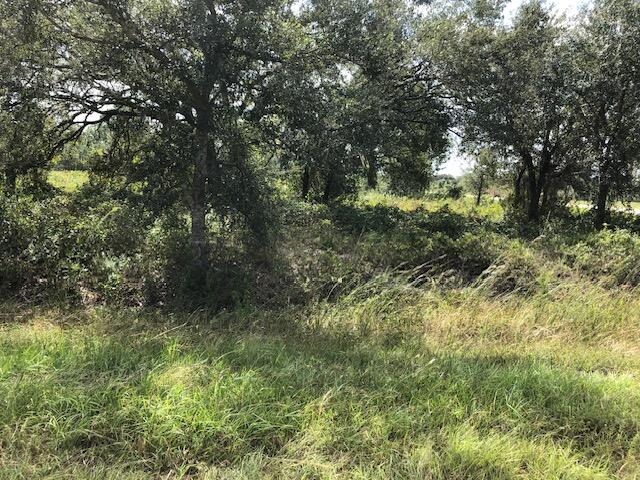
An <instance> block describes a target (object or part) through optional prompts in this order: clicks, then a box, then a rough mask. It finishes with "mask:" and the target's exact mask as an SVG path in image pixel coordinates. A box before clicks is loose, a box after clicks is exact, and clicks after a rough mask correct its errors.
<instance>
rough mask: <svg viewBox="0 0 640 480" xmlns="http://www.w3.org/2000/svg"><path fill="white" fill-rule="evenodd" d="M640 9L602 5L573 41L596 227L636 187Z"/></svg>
mask: <svg viewBox="0 0 640 480" xmlns="http://www.w3.org/2000/svg"><path fill="white" fill-rule="evenodd" d="M638 39H640V4H638V2H635V1H632V0H598V1H596V2H595V4H594V6H593V8H592V9H591V10H590V12H589V14H588V16H587V17H586V18H585V19H584V20H583V22H582V23H581V24H580V25H579V26H578V28H577V29H576V32H575V40H574V45H573V47H574V52H575V54H574V58H575V70H576V72H575V75H576V81H575V83H574V95H575V100H574V102H575V112H576V114H575V117H576V126H577V130H578V134H579V137H580V138H579V140H580V145H579V147H580V148H579V149H578V154H579V155H580V156H581V158H583V159H588V165H587V166H586V167H587V169H588V171H589V173H590V176H591V178H593V179H594V180H595V184H596V188H595V195H594V196H595V220H594V222H595V226H596V227H597V228H601V227H602V225H603V224H604V223H605V222H606V220H607V216H608V208H609V199H610V198H611V197H612V196H616V197H618V198H620V197H621V196H622V195H623V194H624V193H625V192H626V191H628V190H629V188H630V187H631V185H632V182H633V174H634V168H635V165H637V161H638V151H640V51H639V50H638Z"/></svg>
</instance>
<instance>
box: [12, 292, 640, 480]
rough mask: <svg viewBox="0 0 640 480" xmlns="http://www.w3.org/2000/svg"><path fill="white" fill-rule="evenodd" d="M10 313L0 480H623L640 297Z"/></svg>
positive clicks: (632, 447) (431, 296) (637, 423)
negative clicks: (169, 312) (164, 312)
mask: <svg viewBox="0 0 640 480" xmlns="http://www.w3.org/2000/svg"><path fill="white" fill-rule="evenodd" d="M357 297H359V296H358V295H356V296H353V297H348V298H346V299H345V300H343V301H341V302H339V303H338V304H334V305H327V304H325V305H322V304H319V305H316V306H314V307H313V308H307V309H303V310H296V309H292V310H287V311H278V312H262V313H258V312H250V311H247V312H243V313H236V314H233V315H230V314H227V315H220V316H208V315H198V314H194V315H191V316H171V317H164V316H161V315H159V314H149V313H147V314H144V313H140V312H138V313H136V312H134V311H130V312H125V311H110V310H106V309H94V310H82V311H72V312H62V311H59V310H55V309H53V310H47V309H42V308H38V309H33V308H24V307H20V306H18V305H10V304H7V305H4V306H3V308H2V317H1V319H2V322H3V326H2V335H1V337H0V338H1V342H2V348H1V349H0V394H1V396H0V398H2V409H1V411H0V425H2V427H1V428H2V436H1V438H2V440H1V441H0V467H1V469H2V470H1V471H2V472H3V474H2V478H48V477H47V475H52V478H74V479H76V478H95V479H98V478H150V477H153V478H196V477H197V478H247V479H251V478H344V479H351V478H379V479H387V478H442V479H448V478H486V479H495V478H505V479H506V478H558V479H560V478H562V479H565V478H613V477H619V478H637V476H638V475H640V434H639V432H640V430H639V427H640V383H639V381H638V375H639V374H640V351H639V349H638V344H637V338H638V335H639V334H640V314H639V312H640V297H638V295H637V294H636V293H635V292H626V293H625V292H619V293H616V294H612V293H610V292H607V291H605V290H601V289H597V288H595V287H592V288H591V289H585V288H582V287H580V286H574V287H568V288H567V289H566V290H563V291H558V292H554V293H553V294H551V295H546V296H534V297H532V298H529V299H526V300H523V299H518V298H509V297H506V298H502V299H487V298H485V297H482V296H479V295H478V294H477V292H474V291H471V290H469V291H466V292H460V293H458V294H457V295H456V296H455V298H450V297H447V296H442V295H438V294H436V293H435V292H433V291H419V290H416V289H410V288H407V287H401V286H398V287H396V288H388V289H385V290H384V291H382V292H380V293H378V294H374V293H373V291H372V292H370V293H368V294H366V295H364V296H360V298H359V299H358V298H357Z"/></svg>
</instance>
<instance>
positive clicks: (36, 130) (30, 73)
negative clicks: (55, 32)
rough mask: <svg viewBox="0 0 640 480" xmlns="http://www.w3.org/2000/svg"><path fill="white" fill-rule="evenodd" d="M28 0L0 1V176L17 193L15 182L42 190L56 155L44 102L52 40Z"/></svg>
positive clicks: (50, 109) (48, 107) (50, 117)
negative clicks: (52, 159) (46, 174)
mask: <svg viewBox="0 0 640 480" xmlns="http://www.w3.org/2000/svg"><path fill="white" fill-rule="evenodd" d="M40 20H41V19H40V18H39V16H38V12H37V8H36V4H35V3H34V2H32V1H30V0H3V1H1V2H0V176H2V177H4V190H5V191H6V192H9V193H10V194H13V193H15V192H16V186H17V182H18V179H19V178H20V177H23V179H25V180H26V179H27V177H28V179H29V180H31V182H30V183H31V184H32V186H35V187H38V189H39V190H42V187H44V186H45V182H44V180H43V178H44V175H43V172H44V170H45V169H46V168H47V167H48V165H49V161H50V160H51V158H52V156H53V154H54V153H55V151H56V148H55V146H56V143H57V142H56V140H57V139H56V136H55V132H54V131H53V128H52V127H53V115H54V114H55V110H54V108H53V107H52V106H51V105H50V104H47V103H46V102H44V101H43V97H45V96H46V93H47V89H46V88H47V85H48V84H49V82H50V80H51V73H52V72H51V69H50V68H49V58H50V56H51V55H52V54H53V52H54V51H55V49H56V47H57V43H56V40H55V39H54V38H52V36H51V35H50V33H51V32H50V31H49V30H48V29H47V28H46V27H45V26H44V25H43V24H42V22H41V21H40Z"/></svg>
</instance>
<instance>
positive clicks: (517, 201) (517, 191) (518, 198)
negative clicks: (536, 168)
mask: <svg viewBox="0 0 640 480" xmlns="http://www.w3.org/2000/svg"><path fill="white" fill-rule="evenodd" d="M525 170H526V168H525V167H524V166H523V167H522V168H519V169H518V174H517V175H516V179H515V184H514V186H513V205H514V206H515V207H519V206H520V205H521V204H522V178H523V177H524V172H525Z"/></svg>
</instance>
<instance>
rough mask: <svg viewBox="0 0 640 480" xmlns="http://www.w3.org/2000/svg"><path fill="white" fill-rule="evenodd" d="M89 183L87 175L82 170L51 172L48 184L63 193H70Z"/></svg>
mask: <svg viewBox="0 0 640 480" xmlns="http://www.w3.org/2000/svg"><path fill="white" fill-rule="evenodd" d="M88 181H89V174H88V173H87V172H85V171H82V170H53V171H51V172H49V183H50V184H51V185H53V186H54V187H56V188H59V189H60V190H62V191H63V192H67V193H72V192H75V191H76V190H77V189H78V188H80V187H81V186H82V185H84V184H85V183H87V182H88Z"/></svg>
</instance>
